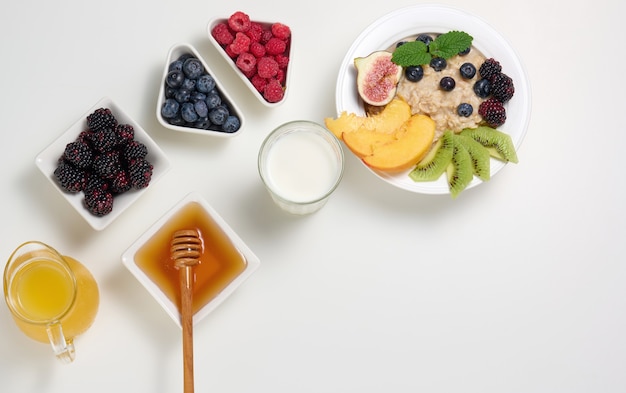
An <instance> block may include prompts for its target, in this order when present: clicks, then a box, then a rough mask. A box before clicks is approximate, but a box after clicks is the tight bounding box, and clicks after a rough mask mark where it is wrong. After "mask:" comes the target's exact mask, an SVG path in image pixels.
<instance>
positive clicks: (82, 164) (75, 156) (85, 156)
mask: <svg viewBox="0 0 626 393" xmlns="http://www.w3.org/2000/svg"><path fill="white" fill-rule="evenodd" d="M63 158H64V159H65V160H66V161H67V162H70V163H71V164H73V165H75V166H76V167H78V168H82V169H85V168H87V167H88V166H90V165H91V161H92V159H93V154H92V151H91V148H90V147H89V145H87V143H86V142H78V141H75V142H70V143H68V144H67V145H66V146H65V151H64V152H63Z"/></svg>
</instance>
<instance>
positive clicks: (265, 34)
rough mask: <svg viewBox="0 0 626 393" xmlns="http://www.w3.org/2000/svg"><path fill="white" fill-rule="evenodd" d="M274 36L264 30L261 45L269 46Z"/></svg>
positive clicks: (269, 31)
mask: <svg viewBox="0 0 626 393" xmlns="http://www.w3.org/2000/svg"><path fill="white" fill-rule="evenodd" d="M273 37H274V35H273V34H272V31H271V30H263V35H261V41H260V42H261V43H262V44H267V43H268V41H269V40H270V39H271V38H273Z"/></svg>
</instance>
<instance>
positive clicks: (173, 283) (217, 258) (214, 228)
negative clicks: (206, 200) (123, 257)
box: [135, 202, 247, 313]
mask: <svg viewBox="0 0 626 393" xmlns="http://www.w3.org/2000/svg"><path fill="white" fill-rule="evenodd" d="M181 229H195V230H197V231H198V233H199V235H200V239H201V240H202V245H203V246H202V248H203V250H202V255H201V257H200V262H199V263H198V264H196V265H195V266H194V267H193V269H192V273H193V277H192V279H193V305H192V310H193V312H194V313H196V312H197V311H198V310H200V309H201V308H202V307H203V306H204V305H206V304H207V303H208V302H210V301H211V300H212V299H213V298H214V297H215V296H217V295H218V294H219V293H220V292H221V291H222V290H223V289H224V288H226V287H227V286H228V284H230V283H231V282H232V281H233V280H234V279H235V278H236V277H237V276H238V275H239V274H241V273H242V272H243V271H244V269H245V268H246V265H247V262H246V259H245V257H244V255H243V254H242V253H241V252H240V251H239V250H238V249H237V248H236V247H235V245H234V244H233V243H232V241H231V240H230V239H229V237H228V236H227V235H226V233H224V231H223V230H222V229H221V228H220V227H219V226H218V224H217V223H216V222H215V220H214V219H213V218H212V217H211V216H210V215H209V214H208V213H207V212H206V211H205V210H204V209H202V207H201V206H200V204H198V203H196V202H189V203H188V204H186V205H185V206H183V207H182V208H181V210H180V211H179V212H178V213H177V214H175V215H174V216H172V217H171V218H170V219H169V220H168V221H166V222H165V224H164V225H163V227H162V228H161V229H160V230H158V231H157V232H156V233H155V234H154V235H153V236H152V237H151V238H150V239H149V240H148V241H147V242H146V244H144V245H143V247H141V248H140V249H139V250H138V251H137V253H136V254H135V262H136V263H137V266H138V267H139V268H140V269H141V270H142V271H143V272H144V273H145V274H146V275H147V276H148V277H150V279H151V280H152V281H153V282H154V283H155V284H156V285H157V286H158V287H159V288H160V289H161V290H162V291H163V293H165V295H166V296H167V297H168V298H169V299H170V300H171V301H172V302H173V303H174V304H176V305H177V307H178V309H179V310H180V304H181V301H180V280H179V270H178V269H177V268H176V267H175V265H174V260H173V259H172V256H171V251H170V248H171V241H172V235H173V234H174V232H176V231H178V230H181Z"/></svg>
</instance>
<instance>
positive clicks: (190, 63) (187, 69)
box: [183, 57, 204, 79]
mask: <svg viewBox="0 0 626 393" xmlns="http://www.w3.org/2000/svg"><path fill="white" fill-rule="evenodd" d="M183 72H184V73H185V76H187V78H190V79H197V78H199V77H200V75H202V74H203V73H204V67H203V66H202V63H200V60H198V59H196V58H195V57H190V58H188V59H187V60H185V62H184V63H183Z"/></svg>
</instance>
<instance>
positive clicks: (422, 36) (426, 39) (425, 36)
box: [415, 34, 433, 46]
mask: <svg viewBox="0 0 626 393" xmlns="http://www.w3.org/2000/svg"><path fill="white" fill-rule="evenodd" d="M415 41H422V42H423V43H424V44H426V46H428V45H430V43H431V42H433V37H431V36H430V35H428V34H420V35H418V36H417V38H416V39H415Z"/></svg>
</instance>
